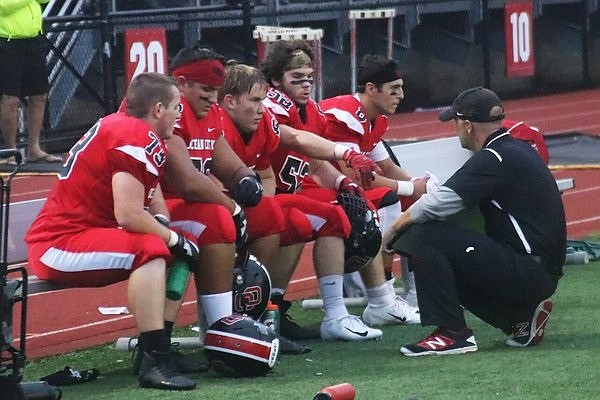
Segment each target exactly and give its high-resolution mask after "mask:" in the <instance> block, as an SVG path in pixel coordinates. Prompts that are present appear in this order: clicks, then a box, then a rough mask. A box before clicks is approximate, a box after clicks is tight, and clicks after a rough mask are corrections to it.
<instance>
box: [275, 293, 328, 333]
mask: <svg viewBox="0 0 600 400" xmlns="http://www.w3.org/2000/svg"><path fill="white" fill-rule="evenodd" d="M271 301H272V302H273V303H275V304H277V306H278V307H279V333H280V335H281V336H284V337H286V338H288V339H291V340H311V339H320V338H321V334H320V333H319V330H318V329H317V328H305V327H303V326H300V325H298V324H297V323H295V322H294V321H293V319H292V317H291V316H290V315H289V314H288V310H289V309H290V307H291V306H292V303H291V302H289V301H286V300H283V297H282V296H273V297H272V298H271Z"/></svg>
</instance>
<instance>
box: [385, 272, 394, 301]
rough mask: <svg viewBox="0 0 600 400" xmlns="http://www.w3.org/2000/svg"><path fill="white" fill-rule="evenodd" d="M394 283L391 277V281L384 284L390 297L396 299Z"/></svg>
mask: <svg viewBox="0 0 600 400" xmlns="http://www.w3.org/2000/svg"><path fill="white" fill-rule="evenodd" d="M394 282H396V278H395V277H392V279H390V280H389V281H387V282H386V283H387V285H388V288H389V290H390V295H392V297H396V288H395V287H394Z"/></svg>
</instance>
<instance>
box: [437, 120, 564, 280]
mask: <svg viewBox="0 0 600 400" xmlns="http://www.w3.org/2000/svg"><path fill="white" fill-rule="evenodd" d="M444 186H447V187H449V188H450V189H452V190H454V191H455V192H456V193H457V194H458V195H459V196H460V197H461V198H462V199H463V201H464V202H465V203H466V204H467V205H468V206H470V205H474V204H478V205H479V208H480V210H481V213H482V214H483V217H484V220H485V229H486V233H487V235H488V236H490V237H492V238H494V239H495V240H497V241H499V242H501V243H504V244H506V245H508V246H509V247H511V248H512V249H514V250H515V251H518V252H521V253H524V254H532V255H536V256H541V257H544V258H546V259H547V261H548V266H549V267H550V268H551V269H552V271H551V272H552V273H553V274H556V276H558V275H561V274H562V265H563V263H564V259H565V252H566V240H567V236H566V222H565V212H564V209H563V205H562V200H561V197H560V192H559V190H558V187H557V185H556V180H555V179H554V177H553V176H552V174H551V173H550V171H549V170H548V167H547V166H546V165H545V164H544V162H543V161H542V159H541V157H540V156H539V155H538V154H536V152H535V150H534V149H533V148H532V147H531V146H529V145H528V144H527V143H525V142H523V141H521V140H518V139H514V138H513V137H511V136H510V135H509V134H508V133H507V132H506V131H505V130H504V129H500V130H498V131H496V132H494V133H493V134H492V135H490V136H489V137H488V139H487V140H486V142H485V144H484V146H483V148H482V149H481V150H480V151H477V152H476V153H475V154H474V155H473V156H472V157H471V158H470V159H469V160H467V162H465V164H464V165H463V166H462V167H461V168H460V169H459V170H458V171H456V173H455V174H454V175H452V176H451V177H450V178H449V179H448V181H447V182H446V183H444Z"/></svg>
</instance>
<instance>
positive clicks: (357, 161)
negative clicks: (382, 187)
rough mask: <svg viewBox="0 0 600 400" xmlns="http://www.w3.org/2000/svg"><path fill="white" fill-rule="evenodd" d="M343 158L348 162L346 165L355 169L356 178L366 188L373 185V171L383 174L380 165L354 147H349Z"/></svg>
mask: <svg viewBox="0 0 600 400" xmlns="http://www.w3.org/2000/svg"><path fill="white" fill-rule="evenodd" d="M343 160H344V161H345V162H346V165H348V166H349V167H350V168H352V169H353V170H354V176H355V178H356V180H357V181H358V182H360V186H362V187H363V188H365V189H368V188H369V187H371V182H372V181H373V180H374V179H375V178H374V176H373V172H374V173H376V174H378V175H382V174H383V172H382V171H381V168H379V165H377V164H375V162H374V161H373V160H371V159H370V158H369V157H367V156H363V155H362V154H360V153H358V152H357V151H355V150H354V149H351V148H349V149H348V150H346V151H345V152H344V157H343Z"/></svg>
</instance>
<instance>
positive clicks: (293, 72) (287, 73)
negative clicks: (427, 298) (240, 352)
mask: <svg viewBox="0 0 600 400" xmlns="http://www.w3.org/2000/svg"><path fill="white" fill-rule="evenodd" d="M312 62H313V52H312V49H311V47H310V45H308V43H306V42H304V41H281V42H276V43H274V44H273V45H271V46H270V48H269V54H268V55H267V58H266V60H265V61H264V62H263V64H262V66H261V69H262V71H263V73H264V74H265V76H266V78H267V80H268V81H269V82H270V83H271V85H272V88H271V89H270V90H269V94H268V95H267V100H268V101H267V104H269V107H270V108H271V110H272V111H273V113H274V114H276V116H277V118H278V120H279V122H280V124H281V125H280V126H281V129H282V131H283V130H284V129H286V127H287V128H297V129H305V130H308V131H311V132H315V133H318V134H323V133H324V132H325V130H326V128H327V124H328V121H327V120H326V118H325V116H324V115H323V113H322V112H321V110H320V109H319V106H318V105H317V104H316V103H315V102H314V101H313V100H312V99H311V98H310V94H311V88H312V83H313V73H314V70H313V66H312ZM336 145H337V146H344V147H350V148H353V147H354V145H353V143H341V142H339V143H337V144H336ZM357 149H358V147H356V148H355V150H357ZM293 158H294V156H293V154H287V153H285V152H283V153H281V154H276V155H275V157H274V159H275V160H276V161H274V164H277V162H279V165H282V166H285V165H286V163H287V162H289V160H292V159H293ZM335 164H336V165H337V163H335ZM340 164H343V163H341V162H340ZM345 167H346V166H345ZM281 170H282V171H285V169H284V168H282V169H281ZM343 172H344V173H346V174H347V172H348V171H347V170H346V169H344V170H343ZM378 172H379V173H378V174H374V175H372V177H371V178H372V179H375V181H373V182H371V181H366V184H365V180H360V181H358V182H359V183H361V185H363V187H364V188H365V189H367V191H366V193H367V198H368V199H369V200H371V201H374V200H377V202H376V203H375V205H376V206H379V208H380V212H381V213H382V214H384V213H385V211H386V209H387V208H388V207H387V206H390V207H391V208H393V207H394V206H397V203H398V199H397V196H395V195H394V196H390V195H387V196H386V193H385V192H386V191H381V190H380V189H371V190H369V189H368V188H369V187H370V186H372V185H373V183H375V182H376V181H377V179H378V178H377V177H379V176H380V174H381V171H380V170H379V171H378ZM347 175H349V176H355V175H356V174H355V171H352V173H350V174H347ZM342 177H343V175H342ZM346 179H349V178H346ZM303 181H304V183H303V186H302V189H301V190H299V191H298V193H300V194H304V195H306V196H309V197H312V198H317V199H320V200H321V201H331V200H333V199H335V193H334V192H332V191H327V190H325V191H324V190H323V189H322V188H320V187H318V185H316V183H315V182H314V181H313V180H311V179H310V178H307V179H303ZM339 182H342V183H343V182H346V180H344V179H341V178H339ZM369 193H378V196H372V195H369ZM381 210H383V211H381ZM380 219H381V217H380ZM288 259H290V258H289V257H288ZM328 259H331V258H330V256H329V257H328ZM360 274H361V276H362V278H363V280H364V282H365V286H366V294H367V300H368V306H367V308H366V309H365V311H364V313H363V319H364V320H365V322H367V323H368V324H371V325H384V324H391V323H418V322H419V315H418V310H417V309H415V308H413V307H410V306H409V305H408V304H406V303H405V302H404V301H403V300H402V299H400V298H397V297H396V296H395V293H393V288H390V285H389V284H388V283H386V279H385V274H384V270H383V264H382V259H381V256H379V255H378V256H377V257H375V258H374V259H373V260H372V261H371V262H370V263H369V264H368V265H367V266H366V267H365V268H363V269H362V270H361V272H360Z"/></svg>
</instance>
